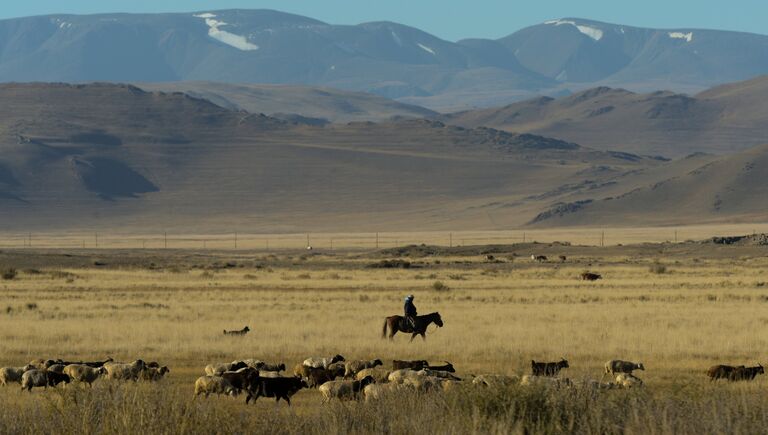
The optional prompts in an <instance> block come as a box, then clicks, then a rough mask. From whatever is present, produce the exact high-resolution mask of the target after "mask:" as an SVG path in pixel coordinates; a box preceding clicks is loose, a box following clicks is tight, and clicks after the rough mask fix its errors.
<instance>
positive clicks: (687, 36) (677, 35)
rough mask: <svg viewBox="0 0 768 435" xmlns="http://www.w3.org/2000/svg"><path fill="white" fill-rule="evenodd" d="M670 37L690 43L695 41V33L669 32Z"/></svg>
mask: <svg viewBox="0 0 768 435" xmlns="http://www.w3.org/2000/svg"><path fill="white" fill-rule="evenodd" d="M669 37H670V38H672V39H685V40H686V41H688V42H691V41H693V32H688V33H683V32H669Z"/></svg>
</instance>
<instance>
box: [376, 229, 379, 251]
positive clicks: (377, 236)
mask: <svg viewBox="0 0 768 435" xmlns="http://www.w3.org/2000/svg"><path fill="white" fill-rule="evenodd" d="M376 249H379V233H378V232H377V233H376Z"/></svg>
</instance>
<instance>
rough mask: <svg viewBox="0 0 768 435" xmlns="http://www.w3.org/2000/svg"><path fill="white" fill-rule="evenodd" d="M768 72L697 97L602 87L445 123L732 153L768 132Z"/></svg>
mask: <svg viewBox="0 0 768 435" xmlns="http://www.w3.org/2000/svg"><path fill="white" fill-rule="evenodd" d="M766 101H768V76H761V77H757V78H755V79H752V80H748V81H744V82H737V83H731V84H727V85H722V86H719V87H715V88H712V89H709V90H706V91H704V92H702V93H699V94H696V95H694V96H688V95H684V94H676V93H673V92H663V91H659V92H653V93H649V94H637V93H633V92H629V91H627V90H624V89H615V88H607V87H599V88H593V89H588V90H585V91H582V92H579V93H576V94H573V95H569V96H567V97H562V98H558V99H554V98H549V97H539V98H535V99H531V100H526V101H522V102H519V103H514V104H510V105H507V106H504V107H501V108H493V109H481V110H472V111H464V112H458V113H454V114H449V115H445V116H442V117H439V118H438V119H440V120H442V121H443V122H446V123H450V124H456V125H461V126H465V127H477V126H487V127H492V128H498V129H502V130H507V131H513V132H530V133H535V134H540V135H545V136H551V137H557V138H561V139H563V140H568V141H573V142H577V143H580V144H582V145H585V146H589V147H594V148H598V149H612V150H623V151H627V152H633V153H640V154H652V155H664V156H669V157H681V156H684V155H687V154H690V153H694V152H709V153H720V154H722V153H728V152H733V151H739V150H745V149H747V148H749V147H752V146H756V145H758V144H762V143H764V142H765V140H766V137H768V117H766V115H765V113H766V107H767V106H766Z"/></svg>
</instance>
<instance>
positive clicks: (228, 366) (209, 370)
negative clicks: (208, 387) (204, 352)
mask: <svg viewBox="0 0 768 435" xmlns="http://www.w3.org/2000/svg"><path fill="white" fill-rule="evenodd" d="M251 361H258V360H251ZM258 362H261V361H258ZM245 367H248V364H247V363H246V362H245V361H232V362H231V363H216V364H208V365H207V366H205V374H206V375H208V376H217V375H220V374H222V373H224V372H234V371H236V370H240V369H242V368H245ZM254 368H255V367H254Z"/></svg>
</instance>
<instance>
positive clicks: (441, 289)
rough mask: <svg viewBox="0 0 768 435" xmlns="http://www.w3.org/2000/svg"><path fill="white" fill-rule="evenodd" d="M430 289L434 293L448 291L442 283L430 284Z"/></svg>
mask: <svg viewBox="0 0 768 435" xmlns="http://www.w3.org/2000/svg"><path fill="white" fill-rule="evenodd" d="M432 288H433V289H434V290H435V291H439V292H444V291H448V290H450V288H448V286H447V285H445V284H443V282H442V281H435V282H433V283H432Z"/></svg>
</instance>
